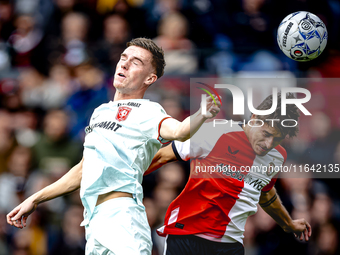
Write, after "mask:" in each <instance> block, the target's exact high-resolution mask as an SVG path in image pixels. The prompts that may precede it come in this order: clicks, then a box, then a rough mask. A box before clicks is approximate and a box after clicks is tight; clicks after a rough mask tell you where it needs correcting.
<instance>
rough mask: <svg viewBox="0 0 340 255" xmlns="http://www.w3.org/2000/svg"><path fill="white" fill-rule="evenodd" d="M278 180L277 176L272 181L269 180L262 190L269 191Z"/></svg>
mask: <svg viewBox="0 0 340 255" xmlns="http://www.w3.org/2000/svg"><path fill="white" fill-rule="evenodd" d="M276 180H277V178H273V179H271V180H270V182H269V183H268V184H267V185H266V186H264V187H263V189H262V190H261V191H262V192H268V191H270V190H271V189H272V188H273V187H274V185H275V183H276Z"/></svg>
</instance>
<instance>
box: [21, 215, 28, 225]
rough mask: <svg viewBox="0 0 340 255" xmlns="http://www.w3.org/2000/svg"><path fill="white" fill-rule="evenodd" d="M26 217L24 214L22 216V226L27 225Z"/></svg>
mask: <svg viewBox="0 0 340 255" xmlns="http://www.w3.org/2000/svg"><path fill="white" fill-rule="evenodd" d="M27 218H28V216H24V217H23V218H22V223H23V224H24V227H26V226H27Z"/></svg>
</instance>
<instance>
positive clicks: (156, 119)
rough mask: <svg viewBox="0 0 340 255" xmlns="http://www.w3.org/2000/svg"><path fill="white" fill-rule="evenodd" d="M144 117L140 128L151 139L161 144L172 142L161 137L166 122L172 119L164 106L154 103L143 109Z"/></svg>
mask: <svg viewBox="0 0 340 255" xmlns="http://www.w3.org/2000/svg"><path fill="white" fill-rule="evenodd" d="M143 115H144V116H140V118H141V121H140V122H139V128H140V130H142V132H143V133H144V134H145V135H146V136H147V137H149V138H152V139H157V140H158V141H159V142H160V143H161V144H167V143H169V142H170V141H168V140H165V139H163V138H162V137H161V135H160V129H161V125H162V123H163V121H164V120H166V119H168V118H171V116H170V115H168V114H167V113H166V112H165V110H164V109H163V107H162V106H160V105H159V104H157V103H152V104H151V105H148V107H145V109H143Z"/></svg>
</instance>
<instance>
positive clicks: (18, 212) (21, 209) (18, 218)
mask: <svg viewBox="0 0 340 255" xmlns="http://www.w3.org/2000/svg"><path fill="white" fill-rule="evenodd" d="M37 206H38V204H36V203H34V202H33V199H31V198H28V199H26V200H25V201H24V202H22V203H21V204H20V205H18V206H17V207H15V208H14V209H13V210H12V211H11V212H10V213H8V214H7V216H6V218H7V223H8V224H10V225H12V226H15V227H17V228H23V227H26V224H27V218H28V216H29V215H30V214H31V213H32V212H34V211H35V209H36V208H37Z"/></svg>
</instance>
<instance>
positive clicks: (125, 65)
mask: <svg viewBox="0 0 340 255" xmlns="http://www.w3.org/2000/svg"><path fill="white" fill-rule="evenodd" d="M120 66H121V67H122V68H123V69H126V70H127V69H128V68H129V64H128V61H124V62H121V65H120Z"/></svg>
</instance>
